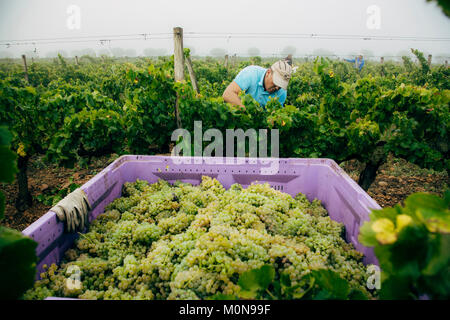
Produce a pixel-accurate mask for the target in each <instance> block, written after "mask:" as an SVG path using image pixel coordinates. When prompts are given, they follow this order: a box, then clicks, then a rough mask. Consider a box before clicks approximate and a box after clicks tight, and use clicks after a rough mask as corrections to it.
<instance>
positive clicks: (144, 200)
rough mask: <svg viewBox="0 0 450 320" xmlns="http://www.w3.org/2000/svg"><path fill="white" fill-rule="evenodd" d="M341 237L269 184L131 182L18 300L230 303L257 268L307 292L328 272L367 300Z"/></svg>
mask: <svg viewBox="0 0 450 320" xmlns="http://www.w3.org/2000/svg"><path fill="white" fill-rule="evenodd" d="M342 234H343V225H342V224H340V223H337V222H335V221H333V220H331V219H330V218H329V217H328V215H327V212H326V210H325V209H324V208H323V206H322V205H321V203H320V201H318V200H314V201H312V202H310V201H308V199H307V198H306V196H304V195H303V194H298V195H297V196H296V197H294V198H293V197H291V196H290V195H288V194H286V193H282V192H280V191H277V190H274V189H272V188H271V187H270V185H269V184H257V183H255V184H252V185H250V186H249V187H248V188H246V189H244V188H242V186H240V185H239V184H234V185H232V186H231V187H230V188H229V189H228V190H225V188H224V187H223V186H222V185H221V184H220V183H219V182H218V181H217V180H216V179H212V178H210V177H207V176H205V177H203V178H202V183H201V184H200V185H199V186H192V185H190V184H187V183H182V182H176V183H174V184H173V185H171V184H169V183H168V182H166V181H163V180H159V181H158V182H157V183H154V184H149V183H148V182H146V181H141V180H137V181H136V182H134V183H125V184H124V187H123V196H122V197H121V198H118V199H116V200H114V201H113V202H112V203H110V204H109V205H108V206H107V207H106V208H105V212H104V213H103V214H101V215H100V216H99V217H98V218H97V219H96V220H95V221H93V222H92V224H91V226H90V230H89V232H87V233H85V234H81V235H80V237H79V239H78V240H76V242H75V243H74V247H73V248H71V249H70V250H68V251H67V252H66V255H65V259H64V260H63V262H62V263H61V265H60V266H59V267H57V266H56V265H52V266H50V267H49V268H47V269H46V271H45V272H43V273H42V274H41V280H39V281H36V283H35V286H34V288H32V289H30V290H29V291H28V292H26V294H25V295H24V299H43V298H46V297H48V296H59V297H78V298H82V299H105V300H109V299H123V300H125V299H127V300H129V299H205V298H208V297H211V296H213V295H214V294H217V293H223V294H226V295H228V294H237V293H238V292H239V290H240V287H239V286H238V285H237V280H238V279H239V275H241V274H242V273H243V272H246V271H248V270H252V269H255V268H259V267H261V266H262V265H264V264H272V265H273V266H274V267H275V268H276V270H277V271H278V272H279V273H280V274H281V273H287V274H288V275H289V277H290V279H291V282H292V285H301V286H304V288H305V289H306V288H307V287H308V285H309V284H308V283H306V282H305V281H303V278H304V276H305V275H307V274H308V273H309V272H311V270H312V269H315V268H327V269H331V270H333V271H335V272H338V273H339V274H340V276H341V277H343V278H345V279H346V280H348V281H349V284H350V285H351V286H352V287H353V288H355V289H359V290H362V291H363V292H366V293H367V294H369V293H368V292H367V291H366V289H365V282H366V279H367V276H368V275H367V272H366V269H365V266H364V265H363V263H362V254H360V253H359V252H357V251H356V250H355V249H354V248H353V246H352V245H351V244H348V243H347V242H346V241H345V239H344V238H343V237H342ZM75 267H76V268H77V270H78V271H79V272H78V273H75V274H74V273H73V272H72V271H73V269H74V268H75ZM77 281H78V282H77Z"/></svg>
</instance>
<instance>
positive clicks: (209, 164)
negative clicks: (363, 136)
mask: <svg viewBox="0 0 450 320" xmlns="http://www.w3.org/2000/svg"><path fill="white" fill-rule="evenodd" d="M180 162H184V163H180ZM274 168H275V169H277V170H274ZM203 175H205V176H210V177H213V178H216V179H217V180H218V181H220V182H221V183H222V185H223V186H224V187H225V188H229V187H230V186H231V185H232V184H233V183H239V184H241V185H242V186H243V187H247V186H249V185H250V184H251V183H252V182H258V183H265V182H267V183H269V184H270V185H271V186H272V187H273V188H274V189H275V190H279V191H282V192H285V193H288V194H290V195H292V196H295V195H296V194H298V193H299V192H301V193H303V194H305V195H306V196H307V198H308V199H309V200H310V201H312V200H314V199H315V198H317V199H319V200H321V201H322V204H323V205H324V207H325V208H326V209H327V210H328V213H329V215H330V217H331V219H333V220H335V221H338V222H341V223H343V224H344V225H345V228H346V238H347V241H348V242H351V243H353V245H354V246H355V247H356V249H357V250H358V251H360V252H362V253H363V254H364V260H363V262H364V263H365V264H377V265H378V261H377V259H376V257H375V254H374V252H373V249H372V248H367V247H364V246H363V245H361V244H360V243H359V242H358V234H359V228H360V227H361V225H362V223H363V222H364V221H367V220H368V219H369V213H370V211H371V209H381V208H380V206H379V205H378V204H377V203H376V202H375V201H374V200H373V199H372V198H371V197H370V196H369V195H368V194H367V193H366V192H364V190H362V189H361V187H360V186H359V185H358V184H357V183H356V182H355V181H353V180H352V179H351V178H350V177H349V176H348V175H347V174H346V173H345V172H344V170H342V169H341V168H340V167H339V166H338V165H337V163H336V162H334V161H333V160H330V159H295V158H289V159H276V160H275V159H270V158H266V159H252V158H187V157H183V158H180V157H164V156H136V155H127V156H122V157H120V158H118V159H117V160H116V161H114V162H113V163H111V164H110V165H109V166H108V167H106V168H105V169H103V170H102V171H101V172H100V173H98V174H97V175H96V176H95V177H93V178H92V179H91V180H89V181H88V182H87V183H85V184H84V185H83V186H81V189H83V190H84V191H85V193H86V195H87V197H88V199H89V202H90V204H91V206H92V210H91V212H90V213H89V220H90V221H92V220H94V219H95V218H96V217H97V216H98V215H99V214H101V213H103V212H104V209H105V206H106V205H107V204H109V203H111V202H112V201H113V200H114V199H116V198H118V197H120V196H121V191H122V185H123V184H124V183H125V182H134V181H136V179H141V180H147V181H148V182H150V183H154V182H156V181H157V180H158V179H163V180H166V181H168V182H170V183H173V182H175V181H176V180H180V181H183V182H188V183H192V184H194V185H198V184H199V183H200V182H201V177H202V176H203ZM23 234H25V235H27V236H29V237H31V238H33V239H34V240H36V241H37V242H38V247H37V249H36V251H37V255H38V257H39V262H38V265H37V270H38V272H37V275H36V277H37V278H38V277H39V274H40V273H41V272H42V271H43V268H42V266H43V265H44V264H47V265H50V264H52V263H56V264H59V263H60V262H61V258H62V257H63V254H64V252H65V251H66V250H67V249H68V248H70V247H71V245H72V244H73V241H74V240H75V239H76V238H77V234H68V233H65V232H64V225H63V223H62V222H60V221H59V220H58V219H57V217H56V214H55V213H54V212H52V211H49V212H47V213H46V214H45V215H44V216H42V217H41V218H39V219H38V220H36V221H35V222H34V223H33V224H32V225H30V226H29V227H28V228H26V229H25V230H24V231H23Z"/></svg>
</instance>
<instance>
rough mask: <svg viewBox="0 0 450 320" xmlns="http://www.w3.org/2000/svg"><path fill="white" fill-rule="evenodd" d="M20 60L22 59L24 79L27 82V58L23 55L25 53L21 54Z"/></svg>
mask: <svg viewBox="0 0 450 320" xmlns="http://www.w3.org/2000/svg"><path fill="white" fill-rule="evenodd" d="M22 60H23V69H24V71H25V81H26V82H27V83H29V82H30V81H29V78H28V67H27V58H26V57H25V55H24V54H23V55H22Z"/></svg>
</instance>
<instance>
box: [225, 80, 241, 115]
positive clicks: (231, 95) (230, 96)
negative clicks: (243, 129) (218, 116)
mask: <svg viewBox="0 0 450 320" xmlns="http://www.w3.org/2000/svg"><path fill="white" fill-rule="evenodd" d="M239 92H241V88H240V87H239V86H238V84H237V83H236V82H234V81H232V82H231V83H230V84H229V85H228V87H227V88H226V89H225V91H224V93H223V95H222V97H223V100H224V101H225V102H228V103H231V104H232V105H235V106H240V107H241V108H243V109H244V110H245V106H244V105H243V104H242V102H241V99H240V98H239Z"/></svg>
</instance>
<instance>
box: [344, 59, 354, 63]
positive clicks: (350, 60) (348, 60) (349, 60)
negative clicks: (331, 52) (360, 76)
mask: <svg viewBox="0 0 450 320" xmlns="http://www.w3.org/2000/svg"><path fill="white" fill-rule="evenodd" d="M344 60H345V61H347V62H353V63H354V62H355V59H353V60H352V59H344Z"/></svg>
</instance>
